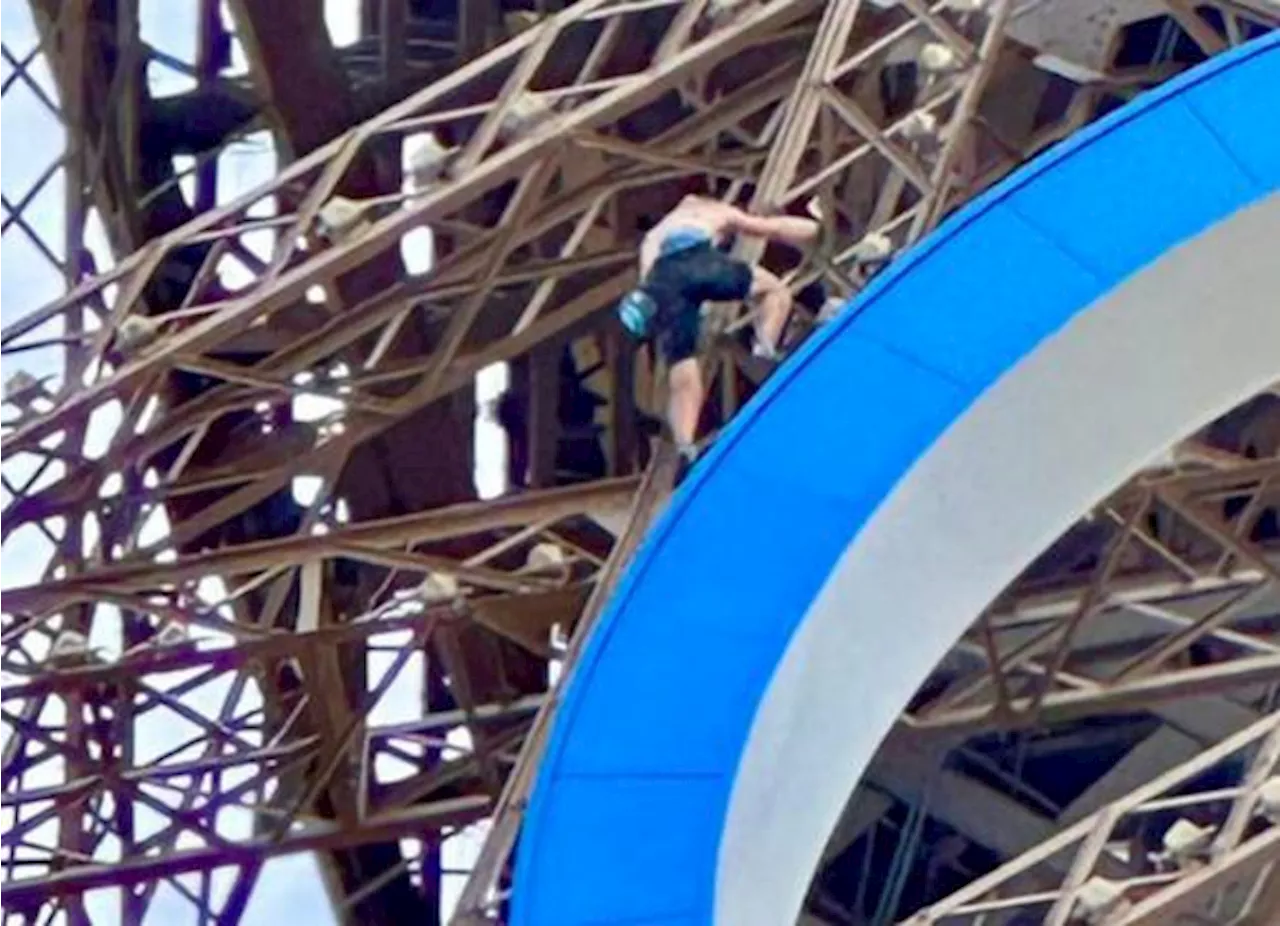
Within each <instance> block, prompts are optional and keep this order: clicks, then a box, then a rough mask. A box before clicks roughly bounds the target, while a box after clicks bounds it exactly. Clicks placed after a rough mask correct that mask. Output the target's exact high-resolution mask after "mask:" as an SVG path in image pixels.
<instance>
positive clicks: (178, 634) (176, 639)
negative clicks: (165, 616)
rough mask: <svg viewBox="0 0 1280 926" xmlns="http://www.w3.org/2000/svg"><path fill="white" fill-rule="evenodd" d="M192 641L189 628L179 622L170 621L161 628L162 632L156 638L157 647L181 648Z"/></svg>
mask: <svg viewBox="0 0 1280 926" xmlns="http://www.w3.org/2000/svg"><path fill="white" fill-rule="evenodd" d="M188 639H190V634H188V633H187V628H186V627H184V626H183V625H182V624H179V623H178V622H177V621H169V622H168V623H167V624H165V625H164V626H163V627H161V628H160V632H159V633H158V634H156V636H155V641H154V642H155V645H156V646H181V645H182V644H183V643H186V642H187V640H188Z"/></svg>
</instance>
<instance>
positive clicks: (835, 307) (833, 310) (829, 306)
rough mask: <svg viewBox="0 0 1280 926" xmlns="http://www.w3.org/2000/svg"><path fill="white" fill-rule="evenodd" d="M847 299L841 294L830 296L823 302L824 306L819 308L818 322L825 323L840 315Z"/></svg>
mask: <svg viewBox="0 0 1280 926" xmlns="http://www.w3.org/2000/svg"><path fill="white" fill-rule="evenodd" d="M845 301H846V300H844V299H841V298H840V297H839V296H831V297H829V298H828V299H827V301H826V302H824V303H822V308H821V309H819V310H818V324H820V325H825V324H826V323H827V322H829V321H831V319H833V318H835V317H836V316H837V315H839V314H840V310H841V309H843V308H844V304H845Z"/></svg>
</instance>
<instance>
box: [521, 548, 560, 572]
mask: <svg viewBox="0 0 1280 926" xmlns="http://www.w3.org/2000/svg"><path fill="white" fill-rule="evenodd" d="M528 564H529V568H530V569H535V570H542V569H557V568H559V567H561V566H563V565H564V550H562V549H560V547H559V546H558V545H557V544H554V543H539V544H535V545H534V547H533V549H532V550H530V551H529V559H528Z"/></svg>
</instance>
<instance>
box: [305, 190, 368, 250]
mask: <svg viewBox="0 0 1280 926" xmlns="http://www.w3.org/2000/svg"><path fill="white" fill-rule="evenodd" d="M363 221H364V207H363V206H361V205H360V204H359V203H358V202H356V201H355V200H353V199H347V198H346V197H345V196H335V197H333V199H331V200H329V201H328V202H327V203H325V204H324V205H323V206H321V207H320V212H319V213H318V214H317V215H316V225H317V230H318V231H319V232H320V234H321V235H323V236H324V237H326V238H328V239H329V240H331V241H339V240H341V239H343V238H346V237H348V236H349V235H350V234H351V233H352V232H353V231H355V230H356V229H357V228H358V227H359V226H360V225H361V223H362V222H363Z"/></svg>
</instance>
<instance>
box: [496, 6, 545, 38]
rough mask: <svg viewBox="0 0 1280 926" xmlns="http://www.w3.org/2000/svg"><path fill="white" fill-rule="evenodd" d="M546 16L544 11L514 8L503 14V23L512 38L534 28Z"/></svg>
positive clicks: (508, 35)
mask: <svg viewBox="0 0 1280 926" xmlns="http://www.w3.org/2000/svg"><path fill="white" fill-rule="evenodd" d="M544 18H545V17H544V16H543V14H542V13H537V12H535V11H533V10H513V11H511V12H509V13H503V14H502V25H503V28H505V29H506V31H507V37H508V38H512V37H514V36H517V35H519V34H520V33H521V32H527V31H528V30H530V29H532V28H533V27H534V26H536V25H537V24H538V23H540V22H542V20H543V19H544Z"/></svg>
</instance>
